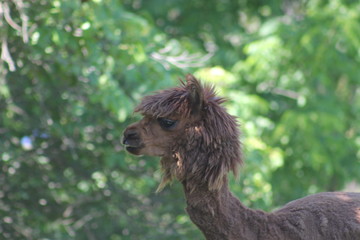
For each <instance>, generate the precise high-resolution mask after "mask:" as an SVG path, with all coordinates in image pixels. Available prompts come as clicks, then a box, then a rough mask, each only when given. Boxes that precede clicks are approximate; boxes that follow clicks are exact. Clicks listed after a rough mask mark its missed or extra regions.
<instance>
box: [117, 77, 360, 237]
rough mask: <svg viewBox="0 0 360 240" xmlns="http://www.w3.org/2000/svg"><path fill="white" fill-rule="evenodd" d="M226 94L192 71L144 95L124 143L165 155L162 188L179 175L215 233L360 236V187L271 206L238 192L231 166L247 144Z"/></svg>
mask: <svg viewBox="0 0 360 240" xmlns="http://www.w3.org/2000/svg"><path fill="white" fill-rule="evenodd" d="M224 101H225V100H224V99H223V98H220V97H218V96H216V94H215V91H214V88H212V87H209V86H203V85H201V84H200V82H199V81H198V80H197V79H195V78H194V77H193V76H192V75H187V77H186V83H185V82H182V85H181V86H180V87H177V88H171V89H167V90H164V91H161V92H158V93H157V94H154V95H150V96H146V97H144V98H143V100H142V102H141V103H140V104H139V105H138V106H137V108H136V109H135V111H136V112H140V113H141V114H142V115H143V118H142V119H141V120H140V121H139V122H136V123H134V124H132V125H130V126H128V127H127V128H126V130H125V132H124V139H123V144H124V145H125V146H126V150H127V151H129V152H130V153H132V154H135V155H150V156H159V157H161V161H160V163H161V167H162V170H163V178H162V181H161V183H160V186H159V188H158V190H161V189H162V188H163V187H164V186H165V185H166V184H167V183H168V182H169V181H171V180H173V179H176V180H178V181H180V182H181V183H182V184H183V186H184V192H185V197H186V202H187V208H186V210H187V212H188V214H189V216H190V219H191V220H192V221H193V222H194V223H195V224H196V225H197V226H198V227H199V229H200V230H201V231H202V232H203V233H204V235H205V237H206V239H208V240H360V193H341V192H335V193H319V194H315V195H311V196H308V197H305V198H302V199H298V200H295V201H292V202H290V203H288V204H287V205H285V206H284V207H282V208H280V209H278V210H276V211H274V212H271V213H266V212H263V211H260V210H253V209H250V208H247V207H245V206H244V205H243V204H242V203H241V202H240V201H239V200H238V199H237V198H236V197H234V196H233V194H232V193H231V192H230V191H229V189H228V180H227V174H228V172H229V171H232V172H233V173H234V175H236V174H237V167H238V165H241V163H242V158H241V145H240V142H239V130H238V124H237V121H236V119H235V117H233V116H231V115H230V114H228V113H227V112H226V109H225V108H224V107H222V106H221V104H222V103H223V102H224Z"/></svg>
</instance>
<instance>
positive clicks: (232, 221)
mask: <svg viewBox="0 0 360 240" xmlns="http://www.w3.org/2000/svg"><path fill="white" fill-rule="evenodd" d="M183 185H184V191H185V197H186V202H187V208H186V210H187V212H188V214H189V216H190V219H191V220H192V221H193V222H194V223H195V224H196V225H197V226H198V227H199V228H200V230H201V231H202V232H203V233H204V235H205V236H206V239H211V240H215V239H257V237H258V236H257V231H258V229H259V228H262V229H264V228H265V227H266V226H264V225H265V223H266V218H267V214H266V213H264V212H262V211H257V210H252V209H249V208H247V207H246V206H244V205H243V204H242V203H241V202H240V201H239V200H238V199H237V198H236V197H234V196H233V194H232V193H231V192H230V191H229V188H228V184H227V179H225V181H224V184H223V186H222V187H221V188H220V189H219V190H213V191H210V190H209V189H208V186H207V184H203V185H201V186H198V187H197V188H196V189H195V190H194V191H191V190H189V189H188V188H187V187H186V182H183Z"/></svg>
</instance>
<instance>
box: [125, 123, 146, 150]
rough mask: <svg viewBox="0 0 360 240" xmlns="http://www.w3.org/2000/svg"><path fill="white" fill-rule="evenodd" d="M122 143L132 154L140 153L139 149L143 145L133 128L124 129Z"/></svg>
mask: <svg viewBox="0 0 360 240" xmlns="http://www.w3.org/2000/svg"><path fill="white" fill-rule="evenodd" d="M122 144H124V145H125V148H126V151H128V152H129V153H131V154H134V155H140V150H141V149H142V148H143V147H144V145H143V144H142V142H141V138H140V135H139V133H138V132H137V131H136V129H133V128H127V129H125V131H124V135H123V140H122Z"/></svg>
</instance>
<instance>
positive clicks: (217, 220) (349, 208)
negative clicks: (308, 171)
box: [184, 185, 360, 240]
mask: <svg viewBox="0 0 360 240" xmlns="http://www.w3.org/2000/svg"><path fill="white" fill-rule="evenodd" d="M184 188H185V196H186V199H187V208H186V210H187V213H188V214H189V216H190V219H191V220H192V221H193V222H194V223H195V224H196V225H197V227H198V228H199V229H200V230H201V231H202V232H203V233H204V235H205V237H206V239H208V240H221V239H228V240H243V239H244V240H360V193H343V192H329V193H318V194H314V195H310V196H307V197H304V198H301V199H297V200H294V201H292V202H290V203H288V204H286V205H285V206H284V207H282V208H280V209H278V210H276V211H274V212H271V213H266V212H264V211H261V210H254V209H250V208H247V207H246V206H244V205H243V204H242V203H241V202H240V201H239V200H238V199H237V198H236V197H234V196H233V195H232V193H231V192H230V191H229V190H228V187H227V185H226V186H224V187H223V188H222V189H221V190H220V191H208V190H207V189H206V187H204V188H202V189H201V190H200V189H199V190H197V191H196V192H192V193H190V192H189V191H186V187H184ZM354 210H355V211H354Z"/></svg>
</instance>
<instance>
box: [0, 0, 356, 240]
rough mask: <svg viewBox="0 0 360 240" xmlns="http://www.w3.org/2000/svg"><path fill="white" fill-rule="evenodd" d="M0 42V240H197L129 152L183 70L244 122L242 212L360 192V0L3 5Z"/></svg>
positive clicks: (156, 175)
mask: <svg viewBox="0 0 360 240" xmlns="http://www.w3.org/2000/svg"><path fill="white" fill-rule="evenodd" d="M0 41H1V62H0V238H1V239H36V240H37V239H41V240H45V239H54V240H55V239H59V240H60V239H87V240H95V239H101V240H103V239H106V240H107V239H109V240H120V239H122V240H123V239H124V240H127V239H132V240H136V239H184V240H185V239H204V238H203V237H202V235H201V233H200V231H199V230H198V229H197V228H196V227H195V226H194V225H193V224H192V223H191V222H190V220H189V218H188V217H187V215H186V213H185V211H184V207H185V200H184V196H183V193H182V189H181V186H180V184H179V183H174V184H173V185H171V186H170V187H167V188H166V189H165V190H164V191H162V192H161V193H159V194H155V190H156V187H157V185H158V183H159V181H160V175H161V173H160V171H159V159H158V158H150V157H139V158H136V157H133V156H130V155H129V154H127V153H126V152H125V151H124V149H123V147H122V146H121V135H122V132H123V130H124V128H125V127H126V126H127V125H128V124H130V123H131V122H133V121H136V120H138V119H139V116H137V115H135V114H133V113H132V111H133V108H134V107H135V106H136V104H137V103H138V102H139V101H140V99H141V97H142V96H144V95H146V94H148V93H150V92H152V91H154V90H158V89H164V88H167V87H170V86H174V85H176V84H178V78H179V77H183V76H184V75H185V74H186V73H194V74H195V75H196V76H197V77H199V78H201V79H202V80H203V81H204V82H210V83H213V84H215V85H216V86H217V88H218V92H219V93H220V94H221V95H222V96H225V97H227V98H228V99H229V101H228V102H227V103H226V107H227V108H228V110H229V112H230V113H231V114H233V115H236V116H237V117H238V119H239V121H240V123H241V130H242V132H243V134H242V142H243V146H244V156H245V162H246V164H245V166H244V167H243V168H242V169H241V177H240V179H239V180H234V179H233V178H232V181H231V189H232V190H233V191H234V193H235V194H236V195H237V196H238V197H239V198H240V199H241V200H242V201H243V202H244V203H245V204H246V205H247V206H249V207H252V208H261V209H264V210H267V211H270V210H272V209H276V208H277V207H279V206H281V205H283V204H285V203H286V202H288V201H290V200H293V199H296V198H299V197H303V196H305V195H307V194H311V193H316V192H319V191H334V190H343V189H344V188H345V187H346V186H349V183H352V185H355V184H354V183H355V182H356V181H357V182H359V181H360V150H359V149H360V134H359V133H360V123H359V122H360V119H359V118H360V2H359V1H352V0H332V1H321V0H302V1H300V0H299V1H291V0H287V1H279V0H267V1H266V0H255V1H249V0H216V1H215V0H192V1H180V0H172V1H162V0H132V1H130V0H123V1H115V0H87V1H86V0H82V1H80V0H61V1H60V0H54V1H47V0H29V1H25V0H13V1H10V0H1V1H0ZM355 188H356V185H355Z"/></svg>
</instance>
